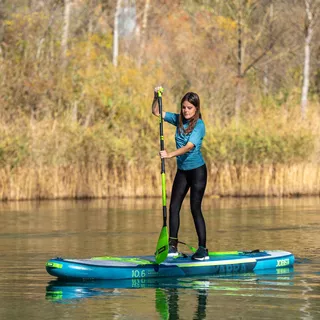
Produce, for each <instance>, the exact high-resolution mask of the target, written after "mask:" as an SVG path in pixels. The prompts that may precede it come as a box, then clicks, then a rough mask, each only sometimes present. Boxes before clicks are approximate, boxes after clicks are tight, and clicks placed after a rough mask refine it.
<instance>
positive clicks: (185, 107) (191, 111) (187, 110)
mask: <svg viewBox="0 0 320 320" xmlns="http://www.w3.org/2000/svg"><path fill="white" fill-rule="evenodd" d="M196 111H197V108H196V107H195V106H194V105H193V104H192V103H190V102H189V101H183V103H182V114H183V116H184V118H185V119H186V120H190V119H191V118H192V117H193V116H194V115H195V114H196Z"/></svg>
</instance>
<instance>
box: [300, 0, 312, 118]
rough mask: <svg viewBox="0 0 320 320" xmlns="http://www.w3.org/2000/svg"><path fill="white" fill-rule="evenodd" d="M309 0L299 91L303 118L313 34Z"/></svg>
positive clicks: (307, 90)
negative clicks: (300, 90) (300, 88)
mask: <svg viewBox="0 0 320 320" xmlns="http://www.w3.org/2000/svg"><path fill="white" fill-rule="evenodd" d="M310 3H311V0H305V9H306V24H305V39H304V66H303V85H302V93H301V116H302V119H305V117H306V113H307V107H308V92H309V78H310V56H311V40H312V34H313V23H314V16H313V13H312V10H311V6H310Z"/></svg>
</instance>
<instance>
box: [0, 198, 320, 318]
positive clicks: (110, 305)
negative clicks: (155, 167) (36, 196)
mask: <svg viewBox="0 0 320 320" xmlns="http://www.w3.org/2000/svg"><path fill="white" fill-rule="evenodd" d="M185 202H186V203H185V204H184V206H183V208H182V212H181V229H180V230H181V231H180V240H182V241H185V242H187V243H189V244H190V245H193V246H196V245H197V239H196V235H195V230H194V227H193V222H192V219H191V214H190V212H189V208H188V200H186V201H185ZM203 212H204V215H205V218H206V223H207V229H208V236H207V238H208V243H207V244H208V248H209V250H210V251H230V250H251V249H282V250H286V251H290V252H293V253H294V254H295V256H296V264H295V266H294V269H286V268H285V269H281V270H278V272H274V271H268V272H266V273H265V274H243V275H237V276H224V277H222V276H215V277H214V276H211V277H210V276H208V277H196V278H180V279H164V280H163V281H159V280H157V281H155V280H148V281H142V280H141V281H139V280H136V281H132V280H130V281H119V282H118V283H116V284H114V283H110V282H107V281H105V282H89V283H68V284H66V283H59V282H57V281H55V279H54V278H53V277H51V276H50V275H48V274H47V273H46V270H45V263H46V261H47V260H48V259H49V258H51V257H56V256H62V257H70V258H71V257H73V258H76V257H82V258H84V257H92V256H101V255H117V256H119V255H146V254H152V253H153V252H154V251H155V245H156V242H157V239H158V235H159V233H160V230H161V227H162V208H161V199H138V200H134V199H116V200H94V201H42V202H7V203H0V232H1V233H0V253H1V258H0V319H3V320H12V319H24V320H31V319H43V320H46V319H55V320H56V319H95V320H99V319H315V320H316V319H320V251H319V244H320V215H319V212H320V198H298V199H210V198H205V200H204V203H203ZM180 250H181V251H184V252H188V249H187V248H183V247H180Z"/></svg>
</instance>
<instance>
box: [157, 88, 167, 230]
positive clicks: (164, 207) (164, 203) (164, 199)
mask: <svg viewBox="0 0 320 320" xmlns="http://www.w3.org/2000/svg"><path fill="white" fill-rule="evenodd" d="M158 105H159V113H160V150H161V151H163V150H164V137H163V117H162V96H161V91H158ZM161 182H162V184H161V185H162V211H163V226H164V227H165V226H167V194H166V169H165V161H164V159H163V158H161Z"/></svg>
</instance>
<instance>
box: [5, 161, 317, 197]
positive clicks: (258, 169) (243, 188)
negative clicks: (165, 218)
mask: <svg viewBox="0 0 320 320" xmlns="http://www.w3.org/2000/svg"><path fill="white" fill-rule="evenodd" d="M170 171H172V172H173V173H174V168H173V167H171V168H170ZM0 181H1V184H0V199H1V200H25V199H61V198H62V199H67V198H77V199H79V198H110V197H157V196H161V177H160V173H159V167H158V166H154V167H153V168H151V167H150V168H148V170H143V169H142V168H140V167H139V166H136V165H135V166H134V165H130V166H122V167H118V168H116V167H114V168H109V167H108V166H106V165H103V164H98V163H91V164H90V165H85V164H84V163H79V164H76V165H72V166H60V167H58V166H56V167H43V166H42V167H38V168H17V169H15V170H14V171H11V172H10V171H9V170H8V169H7V170H6V169H4V168H2V169H1V170H0ZM172 182H173V175H172V173H171V174H168V176H167V186H168V196H170V189H171V185H172ZM319 194H320V166H319V165H318V164H311V163H309V164H296V165H282V164H280V165H279V164H275V165H254V166H247V165H240V166H235V165H228V164H224V165H221V166H218V167H217V166H216V165H214V164H212V163H208V185H207V190H206V195H207V196H212V197H214V196H222V197H225V196H233V197H241V196H256V197H265V196H275V197H283V196H298V195H319Z"/></svg>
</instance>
